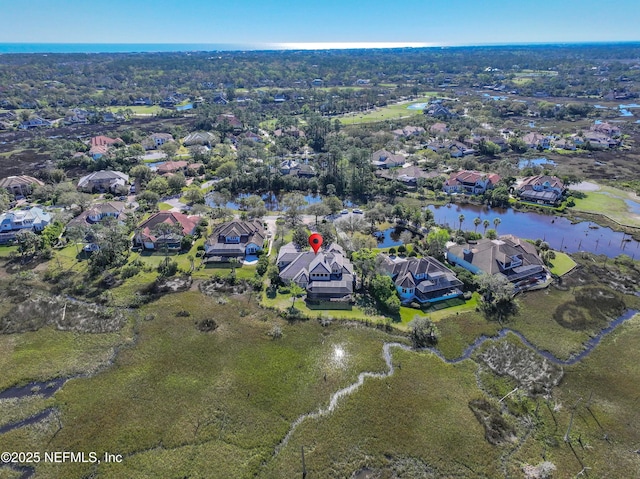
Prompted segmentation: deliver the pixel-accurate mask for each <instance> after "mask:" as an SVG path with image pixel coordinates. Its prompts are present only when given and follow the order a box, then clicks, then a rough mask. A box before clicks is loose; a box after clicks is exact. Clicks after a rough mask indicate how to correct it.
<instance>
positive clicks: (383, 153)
mask: <svg viewBox="0 0 640 479" xmlns="http://www.w3.org/2000/svg"><path fill="white" fill-rule="evenodd" d="M404 162H405V157H404V156H402V155H394V154H393V153H391V152H390V151H387V150H378V151H376V152H375V153H373V154H372V155H371V164H372V165H373V166H375V167H376V168H395V167H397V166H402V165H404Z"/></svg>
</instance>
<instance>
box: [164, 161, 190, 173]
mask: <svg viewBox="0 0 640 479" xmlns="http://www.w3.org/2000/svg"><path fill="white" fill-rule="evenodd" d="M188 165H189V163H187V162H186V161H184V160H181V161H166V162H164V163H163V164H161V165H158V168H157V170H156V171H157V172H158V174H159V175H167V174H171V175H173V174H175V173H178V172H182V173H186V171H187V166H188Z"/></svg>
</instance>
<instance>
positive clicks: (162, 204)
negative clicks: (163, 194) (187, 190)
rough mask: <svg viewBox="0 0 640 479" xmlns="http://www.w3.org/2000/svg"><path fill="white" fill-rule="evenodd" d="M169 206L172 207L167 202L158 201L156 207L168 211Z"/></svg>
mask: <svg viewBox="0 0 640 479" xmlns="http://www.w3.org/2000/svg"><path fill="white" fill-rule="evenodd" d="M171 208H173V206H171V205H170V204H169V203H158V209H159V210H160V211H168V210H170V209H171Z"/></svg>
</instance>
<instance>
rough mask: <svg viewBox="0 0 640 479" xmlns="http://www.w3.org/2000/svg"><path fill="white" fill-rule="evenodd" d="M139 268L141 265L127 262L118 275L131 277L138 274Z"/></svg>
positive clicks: (123, 277) (125, 277)
mask: <svg viewBox="0 0 640 479" xmlns="http://www.w3.org/2000/svg"><path fill="white" fill-rule="evenodd" d="M140 269H141V267H140V266H138V265H136V264H134V263H132V264H129V265H127V266H124V267H123V268H122V271H121V272H120V277H121V278H122V279H127V278H131V277H132V276H135V275H136V274H138V273H139V272H140Z"/></svg>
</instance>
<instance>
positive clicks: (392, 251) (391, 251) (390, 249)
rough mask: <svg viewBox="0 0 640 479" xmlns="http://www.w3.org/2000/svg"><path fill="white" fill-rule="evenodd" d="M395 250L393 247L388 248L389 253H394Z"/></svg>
mask: <svg viewBox="0 0 640 479" xmlns="http://www.w3.org/2000/svg"><path fill="white" fill-rule="evenodd" d="M396 253H397V250H396V249H395V248H393V247H391V248H389V254H396Z"/></svg>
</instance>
